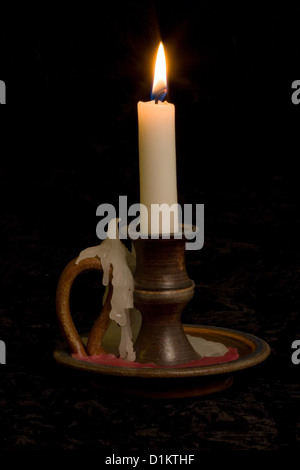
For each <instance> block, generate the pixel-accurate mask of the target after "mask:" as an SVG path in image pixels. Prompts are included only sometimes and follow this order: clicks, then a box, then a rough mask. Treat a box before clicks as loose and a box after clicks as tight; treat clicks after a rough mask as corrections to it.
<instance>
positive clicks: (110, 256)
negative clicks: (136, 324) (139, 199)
mask: <svg viewBox="0 0 300 470" xmlns="http://www.w3.org/2000/svg"><path fill="white" fill-rule="evenodd" d="M119 220H120V219H113V220H111V221H110V223H109V225H108V230H107V238H106V239H105V240H104V241H103V242H102V243H101V244H100V245H97V246H92V247H90V248H86V249H85V250H83V251H82V252H81V253H80V254H79V256H78V258H77V260H76V264H78V263H80V261H81V260H83V259H85V258H94V257H95V256H98V257H99V259H100V261H101V264H102V269H103V278H102V283H103V285H104V286H108V284H109V271H110V266H111V265H112V268H113V272H112V281H111V282H112V285H113V294H112V298H111V312H110V314H109V316H110V318H111V319H112V320H114V321H115V322H116V323H117V324H118V325H120V326H121V328H122V330H121V341H120V345H119V352H120V357H121V358H122V359H128V360H129V361H135V352H134V349H133V343H132V332H131V326H130V318H129V312H130V310H131V309H133V308H134V305H133V290H134V280H133V274H132V272H133V271H134V268H135V255H134V253H131V252H130V251H129V250H128V249H127V248H126V247H125V245H123V244H122V243H121V241H120V239H119V232H118V222H119ZM107 291H108V288H106V292H105V294H104V299H103V301H104V300H105V298H106V295H107Z"/></svg>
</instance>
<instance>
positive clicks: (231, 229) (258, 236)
mask: <svg viewBox="0 0 300 470" xmlns="http://www.w3.org/2000/svg"><path fill="white" fill-rule="evenodd" d="M212 3H213V2H211V3H210V2H203V3H201V4H200V5H198V6H195V4H194V3H189V2H185V6H184V11H182V9H180V8H175V7H174V6H173V2H168V1H167V2H164V7H163V8H162V7H160V6H158V3H157V4H156V3H155V2H154V3H151V4H150V3H149V4H148V3H147V2H140V3H138V2H131V1H129V2H126V4H125V2H123V3H122V4H119V3H116V2H102V4H101V7H100V8H99V9H98V10H96V8H95V7H90V8H88V7H84V8H83V9H79V8H75V7H74V8H73V9H72V10H69V11H67V12H64V11H62V10H61V9H57V10H54V9H53V10H51V9H49V10H47V9H46V7H44V8H43V9H41V10H34V11H29V10H28V9H26V11H24V12H22V11H21V10H18V12H17V13H16V12H14V13H8V14H7V15H8V16H7V17H6V20H5V22H4V25H3V28H2V29H1V33H0V37H1V64H0V79H1V80H4V81H5V83H6V88H7V106H6V107H5V108H4V107H2V108H1V111H2V115H1V118H2V120H1V144H0V150H1V172H0V191H1V231H0V237H1V238H0V250H1V258H0V259H1V263H0V271H1V280H2V282H1V293H0V340H2V341H4V342H5V344H6V352H7V359H6V365H2V366H1V368H0V416H1V426H0V436H1V439H0V449H1V450H9V451H22V450H26V451H30V450H35V451H36V450H43V451H49V450H64V451H66V450H85V451H92V450H94V451H99V453H100V454H101V455H102V456H103V457H102V458H104V457H105V456H110V455H112V454H113V453H114V454H115V455H121V456H122V455H131V454H134V455H142V453H144V454H146V455H149V454H157V455H158V454H161V453H164V452H166V453H169V454H170V453H173V454H174V453H176V454H177V453H178V454H195V455H196V456H199V455H201V452H202V451H206V450H208V451H223V450H269V451H277V450H299V446H300V364H299V365H297V364H293V362H292V359H291V357H292V353H293V351H294V350H293V349H292V343H293V341H294V340H297V339H298V340H300V328H299V319H300V316H299V315H300V313H299V296H298V293H299V287H300V286H299V248H298V245H299V189H298V186H299V171H298V159H299V152H298V146H299V137H298V135H299V116H300V114H299V113H300V106H299V108H298V107H297V106H296V105H294V104H293V103H292V101H291V95H292V89H291V84H292V82H293V81H294V80H297V79H300V76H299V73H300V71H299V63H300V61H299V59H300V57H299V51H300V49H299V44H300V33H299V27H298V23H297V21H298V19H297V18H298V17H299V7H297V6H296V3H292V2H291V3H290V4H289V5H287V4H285V7H283V6H282V5H283V4H282V5H281V6H274V5H273V6H272V7H270V8H267V7H266V8H265V9H262V8H261V7H260V8H259V7H255V6H253V4H252V5H251V6H249V7H248V8H247V7H245V9H243V10H241V9H236V8H234V7H232V8H230V7H228V5H227V4H226V9H225V8H224V7H218V6H216V5H213V4H212ZM1 21H2V20H1ZM161 38H162V40H163V41H164V44H165V48H166V51H167V55H168V57H169V61H170V75H169V83H170V90H169V95H168V97H167V99H168V101H170V102H173V103H174V104H175V106H176V145H177V171H178V197H179V202H180V203H181V204H184V203H191V204H197V203H199V204H200V203H204V205H205V240H204V247H203V248H202V249H201V250H199V251H190V252H188V253H187V257H186V263H187V270H188V273H189V276H190V278H191V279H193V280H194V282H195V296H194V298H193V299H192V301H191V302H190V303H189V304H188V306H187V307H186V309H185V310H184V313H183V317H182V319H183V321H184V323H190V324H201V325H209V326H220V327H226V328H232V329H235V330H240V331H243V332H247V333H251V334H254V335H256V336H258V337H259V338H262V339H263V340H265V341H266V342H267V343H268V344H269V346H270V348H271V354H270V356H269V358H268V359H267V360H266V361H264V362H263V363H262V364H260V365H258V366H256V367H253V368H251V369H248V370H247V371H243V372H241V373H238V374H236V377H235V381H234V384H233V385H232V386H231V387H230V388H229V389H227V390H224V391H222V392H220V393H217V394H214V395H209V396H206V397H198V398H197V397H194V398H193V397H190V398H184V399H165V400H160V399H147V398H142V397H139V398H138V397H132V396H126V395H125V396H123V394H122V392H121V389H122V382H121V381H120V383H119V384H118V385H117V387H116V390H115V393H111V394H107V393H105V391H104V390H102V389H101V388H100V389H99V388H95V387H94V386H93V385H92V384H91V381H90V379H89V377H84V379H83V378H82V377H81V376H80V377H79V375H78V376H77V375H76V373H75V374H72V373H69V371H67V370H65V369H63V368H61V367H60V366H59V365H58V364H56V363H55V362H54V360H53V351H54V349H55V348H56V347H57V345H58V344H60V343H61V341H62V336H61V333H60V331H59V328H58V324H57V319H56V313H55V291H56V286H57V282H58V279H59V276H60V274H61V272H62V270H63V268H64V267H65V265H66V264H67V263H68V262H69V261H70V260H71V259H73V258H74V257H75V256H77V255H78V254H79V252H80V251H81V250H82V249H84V248H87V247H89V246H92V245H96V244H98V243H100V241H99V240H98V239H97V237H96V231H95V228H96V224H97V222H98V220H99V218H98V217H96V208H97V207H98V205H99V204H102V203H104V202H106V203H111V204H116V205H117V201H118V197H119V195H127V196H128V201H129V202H128V203H129V204H131V203H134V202H138V200H139V176H138V148H137V112H136V104H137V102H138V101H139V100H143V101H147V100H149V94H150V88H151V80H152V77H151V74H152V69H151V67H152V61H153V56H154V54H155V51H156V48H157V45H158V42H159V40H160V39H161ZM101 293H102V286H101V278H100V279H99V277H97V276H96V275H95V276H92V275H91V276H90V277H88V276H85V277H84V276H83V278H82V279H81V280H78V282H77V290H74V292H73V294H72V309H73V310H72V311H73V313H74V317H75V319H76V325H77V327H78V329H79V330H80V331H86V330H87V329H89V328H90V326H91V324H92V322H93V319H94V318H95V316H96V314H97V312H98V310H99V305H100V302H101Z"/></svg>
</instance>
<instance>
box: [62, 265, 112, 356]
mask: <svg viewBox="0 0 300 470" xmlns="http://www.w3.org/2000/svg"><path fill="white" fill-rule="evenodd" d="M76 260H77V258H75V259H73V260H72V261H70V263H69V264H67V266H66V267H65V269H64V270H63V272H62V274H61V276H60V279H59V282H58V286H57V291H56V313H57V317H58V322H59V325H60V328H61V331H62V334H63V336H64V338H65V339H66V341H67V343H68V346H69V349H70V352H71V353H74V354H80V355H82V356H87V355H94V354H95V355H96V354H101V353H105V351H104V350H103V348H102V346H101V340H102V337H103V335H104V333H105V331H106V329H107V326H108V323H109V321H110V320H109V312H110V310H111V305H110V300H111V295H112V286H111V283H110V285H109V292H108V295H107V297H106V301H105V304H104V306H103V309H102V311H101V313H100V315H99V317H98V319H97V320H96V322H95V324H94V326H93V328H92V329H91V331H90V334H89V338H88V343H87V347H85V346H84V344H83V343H82V340H81V338H80V336H79V334H78V332H77V329H76V327H75V324H74V321H73V318H72V314H71V311H70V292H71V288H72V285H73V282H74V280H75V279H76V277H77V276H78V275H79V274H80V273H82V272H83V271H89V270H91V269H95V270H97V271H101V272H102V271H103V269H102V265H101V261H100V259H99V258H98V257H94V258H86V259H83V260H81V261H80V262H79V263H78V264H76ZM110 279H111V273H110Z"/></svg>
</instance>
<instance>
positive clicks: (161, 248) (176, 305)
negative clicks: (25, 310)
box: [54, 233, 270, 398]
mask: <svg viewBox="0 0 300 470" xmlns="http://www.w3.org/2000/svg"><path fill="white" fill-rule="evenodd" d="M133 235H134V234H131V233H129V237H130V239H131V242H132V244H133V246H134V250H135V255H136V267H135V271H134V292H133V298H134V306H135V308H136V309H138V310H139V311H140V313H141V316H142V323H141V327H140V329H139V332H138V334H137V337H136V338H134V339H135V342H134V349H135V352H136V361H134V362H131V361H121V363H118V362H117V363H116V362H114V361H112V362H109V361H108V362H106V361H104V362H101V361H100V362H97V360H95V354H103V353H104V354H105V348H103V345H102V343H101V342H99V338H101V341H102V339H103V334H104V332H105V330H106V329H107V328H108V324H109V318H108V315H109V311H110V299H111V294H112V289H111V285H110V289H109V291H108V296H107V298H106V302H105V304H104V306H103V309H102V312H101V314H100V316H99V317H98V319H97V320H96V322H95V324H94V325H93V327H92V328H91V330H90V332H89V334H87V335H86V334H81V335H80V334H79V333H78V332H77V329H76V327H75V325H74V322H73V319H72V314H71V311H70V302H69V300H70V293H71V288H72V285H73V282H74V280H75V278H76V277H77V276H78V275H79V274H80V273H82V272H83V271H87V270H91V269H95V270H98V271H102V265H101V261H100V259H99V258H98V257H97V256H94V257H92V258H86V259H83V260H82V261H80V263H78V264H77V263H76V260H77V258H75V259H74V260H72V261H71V262H70V263H69V264H68V265H67V266H66V268H65V269H64V271H63V272H62V274H61V276H60V279H59V283H58V287H57V293H56V311H57V317H58V321H59V325H60V327H61V331H62V334H63V336H64V338H65V342H64V343H62V344H60V345H59V346H58V347H57V348H56V349H55V351H54V359H55V360H56V361H57V362H58V363H59V364H60V365H63V366H65V367H68V368H71V369H73V370H76V371H77V372H79V371H84V372H88V373H91V374H92V375H93V377H94V380H93V383H94V385H95V384H98V385H99V383H100V386H101V388H102V389H108V391H109V392H110V393H111V392H112V391H113V390H115V391H118V393H119V391H120V386H119V381H120V380H123V381H124V382H123V386H122V387H121V388H122V391H123V392H127V393H131V394H137V393H138V394H142V395H145V396H150V397H159V398H161V397H173V398H174V397H186V396H201V395H206V394H208V393H213V392H217V391H221V390H223V389H225V388H228V387H229V386H231V385H232V383H233V373H235V372H237V371H240V370H243V369H246V368H248V367H251V366H254V365H257V364H259V363H260V362H262V361H264V360H265V359H266V358H267V357H268V355H269V353H270V348H269V346H268V344H267V343H265V342H264V341H263V340H261V339H259V338H257V337H256V336H254V335H250V334H247V333H242V332H239V331H234V330H230V329H226V328H221V327H215V326H212V327H207V326H206V327H204V326H200V325H183V324H182V322H181V315H182V311H183V309H184V308H185V306H186V305H187V304H188V302H189V301H190V300H191V299H192V297H193V295H194V282H193V281H192V280H191V279H190V278H189V276H188V274H187V270H186V263H185V243H186V239H185V238H184V237H183V236H180V237H178V236H171V237H169V238H164V237H163V236H159V237H157V238H138V237H136V236H133ZM135 235H136V234H135ZM180 235H182V234H180ZM110 274H111V273H110ZM112 275H113V274H112ZM188 335H189V336H191V337H195V338H203V339H204V340H209V341H215V342H221V343H222V344H223V345H224V346H226V348H229V349H230V350H232V351H233V350H234V351H236V354H235V355H234V356H230V358H229V359H226V358H225V356H224V357H213V358H206V357H201V356H200V355H199V353H198V351H197V350H196V348H195V349H194V347H192V345H191V342H190V340H189V339H188ZM96 359H97V358H96ZM99 375H100V382H99V381H97V380H95V378H96V377H97V376H98V377H99ZM103 375H105V376H106V380H105V381H103V380H102V378H103ZM170 379H172V380H170ZM174 379H176V380H174Z"/></svg>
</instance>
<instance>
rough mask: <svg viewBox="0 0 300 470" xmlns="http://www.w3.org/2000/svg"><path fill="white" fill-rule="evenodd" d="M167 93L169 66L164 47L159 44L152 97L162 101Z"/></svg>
mask: <svg viewBox="0 0 300 470" xmlns="http://www.w3.org/2000/svg"><path fill="white" fill-rule="evenodd" d="M166 93H167V66H166V57H165V52H164V46H163V44H162V42H161V43H160V44H159V48H158V51H157V56H156V64H155V73H154V81H153V88H152V97H153V98H155V99H156V98H157V97H158V98H159V99H160V100H161V101H162V100H163V98H164V97H165V95H166Z"/></svg>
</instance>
